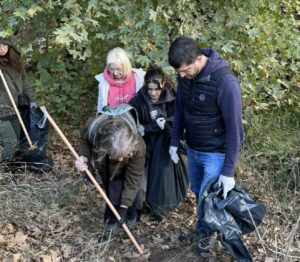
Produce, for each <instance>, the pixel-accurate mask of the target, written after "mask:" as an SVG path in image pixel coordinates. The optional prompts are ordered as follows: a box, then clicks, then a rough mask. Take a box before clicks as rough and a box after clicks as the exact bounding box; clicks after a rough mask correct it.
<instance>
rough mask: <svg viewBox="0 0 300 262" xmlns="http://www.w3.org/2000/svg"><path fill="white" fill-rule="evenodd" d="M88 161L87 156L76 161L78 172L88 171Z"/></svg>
mask: <svg viewBox="0 0 300 262" xmlns="http://www.w3.org/2000/svg"><path fill="white" fill-rule="evenodd" d="M87 162H88V159H87V158H86V157H85V156H80V157H79V158H78V159H77V160H76V161H75V168H76V170H77V171H78V172H83V171H85V170H87V169H88V164H87Z"/></svg>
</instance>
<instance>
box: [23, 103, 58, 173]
mask: <svg viewBox="0 0 300 262" xmlns="http://www.w3.org/2000/svg"><path fill="white" fill-rule="evenodd" d="M28 113H29V114H28ZM23 120H24V124H25V126H26V128H27V131H28V134H29V137H30V139H31V142H32V144H33V145H35V146H36V147H35V149H33V150H30V149H29V146H28V144H27V140H26V138H25V135H24V134H21V138H20V149H21V154H20V156H19V160H20V161H23V162H26V163H27V164H29V167H31V168H32V170H33V171H37V172H40V171H42V172H49V171H50V170H51V169H52V165H53V160H52V158H51V157H50V156H48V155H47V154H46V145H47V142H48V127H49V123H48V120H47V118H46V117H45V115H44V113H43V111H42V110H41V109H40V107H36V108H31V109H30V111H28V112H27V114H26V117H24V115H23Z"/></svg>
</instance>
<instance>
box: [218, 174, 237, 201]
mask: <svg viewBox="0 0 300 262" xmlns="http://www.w3.org/2000/svg"><path fill="white" fill-rule="evenodd" d="M218 185H219V186H222V187H223V199H225V198H226V197H227V194H228V192H229V191H230V190H232V189H233V188H234V186H235V180H234V177H229V176H224V175H220V176H219V180H218Z"/></svg>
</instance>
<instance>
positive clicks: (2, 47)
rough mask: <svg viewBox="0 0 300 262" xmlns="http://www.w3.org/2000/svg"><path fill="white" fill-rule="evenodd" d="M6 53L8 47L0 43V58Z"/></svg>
mask: <svg viewBox="0 0 300 262" xmlns="http://www.w3.org/2000/svg"><path fill="white" fill-rule="evenodd" d="M7 52H8V45H5V44H2V43H0V56H5V55H6V54H7Z"/></svg>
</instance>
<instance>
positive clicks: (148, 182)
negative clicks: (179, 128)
mask: <svg viewBox="0 0 300 262" xmlns="http://www.w3.org/2000/svg"><path fill="white" fill-rule="evenodd" d="M130 104H131V105H132V106H133V107H135V109H136V110H137V113H138V116H139V121H140V124H142V125H143V126H144V129H145V130H144V132H145V135H144V141H145V144H146V148H147V153H146V176H145V177H146V179H145V183H144V190H145V191H146V192H145V194H146V196H145V197H144V198H146V204H148V205H149V206H150V208H151V210H152V211H153V212H154V213H157V212H158V211H161V212H160V214H159V216H161V215H164V214H165V213H167V211H169V210H171V209H173V208H174V207H176V206H177V205H178V204H179V200H178V198H177V199H176V200H175V199H174V197H173V196H174V195H176V194H177V193H179V192H174V190H175V191H176V190H177V189H174V187H172V186H169V185H172V184H176V183H177V181H175V180H173V178H172V176H173V177H174V176H177V175H176V174H174V173H175V172H176V171H175V169H176V168H177V167H174V164H173V163H172V161H170V157H169V154H168V147H169V138H170V129H171V125H172V120H173V116H174V106H175V91H174V89H173V83H172V81H171V80H170V79H169V77H168V76H167V75H166V74H165V73H164V71H163V70H162V69H161V68H160V67H157V66H153V67H151V68H149V69H148V71H147V72H146V75H145V84H144V86H143V87H142V88H141V90H140V91H139V92H138V93H137V95H136V96H135V97H133V98H132V100H131V101H130ZM154 154H155V155H154ZM157 160H161V161H163V162H161V163H158V162H157ZM179 165H180V166H181V164H179ZM162 166H163V167H162ZM184 173H186V172H185V170H184ZM163 176H164V178H162V177H163ZM184 176H185V174H184ZM184 180H186V179H185V178H184ZM168 184H169V185H168ZM186 184H187V183H184V191H186V187H187V185H186ZM177 185H178V183H177ZM171 187H172V188H171ZM175 187H176V186H175ZM179 187H180V185H179ZM173 189H174V190H173ZM172 190H173V192H170V191H172ZM162 191H165V192H162ZM177 191H180V190H177ZM172 193H174V194H173V196H172ZM153 194H155V196H154V195H153ZM179 194H180V193H179ZM167 195H169V196H167ZM184 195H185V193H184ZM172 197H173V199H171V198H172ZM156 198H157V199H156ZM155 199H156V200H155ZM180 199H181V200H182V197H180ZM152 200H153V201H152ZM181 200H180V201H181ZM154 202H155V203H154ZM156 215H157V214H156Z"/></svg>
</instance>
